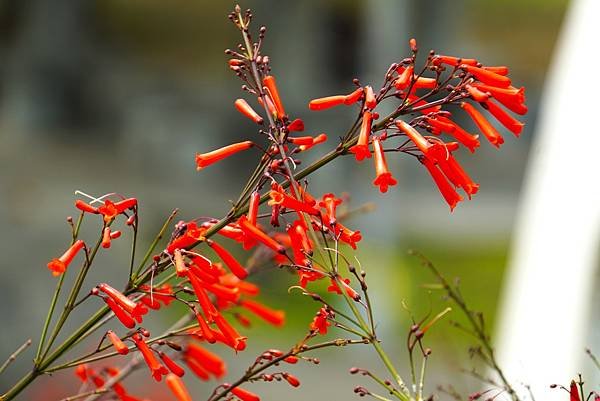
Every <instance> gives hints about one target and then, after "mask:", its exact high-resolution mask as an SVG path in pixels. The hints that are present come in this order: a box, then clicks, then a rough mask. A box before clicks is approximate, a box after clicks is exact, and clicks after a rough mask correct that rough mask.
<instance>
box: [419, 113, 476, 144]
mask: <svg viewBox="0 0 600 401" xmlns="http://www.w3.org/2000/svg"><path fill="white" fill-rule="evenodd" d="M427 122H429V123H430V124H431V125H432V126H433V127H435V128H438V129H440V130H441V131H442V132H445V133H447V134H448V135H450V136H452V137H453V138H454V139H456V140H457V141H458V142H460V143H461V144H463V145H464V146H465V147H466V148H467V149H469V151H471V153H474V152H475V149H476V148H478V147H479V146H480V145H481V143H480V142H479V135H472V134H470V133H468V132H467V131H465V130H464V129H462V127H461V126H460V125H458V124H456V123H455V122H454V121H452V120H450V119H449V118H446V117H442V116H437V117H436V118H435V119H431V118H430V119H427Z"/></svg>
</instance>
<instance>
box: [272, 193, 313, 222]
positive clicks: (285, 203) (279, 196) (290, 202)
mask: <svg viewBox="0 0 600 401" xmlns="http://www.w3.org/2000/svg"><path fill="white" fill-rule="evenodd" d="M269 195H270V196H271V200H269V202H268V205H269V206H273V205H280V206H281V207H285V208H287V209H293V210H295V211H297V212H303V213H308V214H311V215H313V216H317V215H318V214H319V210H318V209H316V208H314V207H313V206H311V205H310V204H308V203H304V202H301V201H299V200H298V199H296V198H294V197H292V196H290V195H288V194H286V193H285V192H282V191H280V190H278V189H272V190H271V192H270V193H269Z"/></svg>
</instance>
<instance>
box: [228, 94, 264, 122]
mask: <svg viewBox="0 0 600 401" xmlns="http://www.w3.org/2000/svg"><path fill="white" fill-rule="evenodd" d="M234 105H235V108H236V109H238V111H239V112H240V113H242V114H243V115H245V116H246V117H248V118H249V119H251V120H252V121H254V122H255V123H257V124H259V125H260V124H262V123H263V122H264V120H263V118H262V117H261V116H260V115H258V113H257V112H256V111H254V109H253V108H252V107H250V105H249V104H248V102H246V101H245V100H244V99H237V100H236V101H235V102H234Z"/></svg>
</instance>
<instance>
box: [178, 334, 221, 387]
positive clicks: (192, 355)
mask: <svg viewBox="0 0 600 401" xmlns="http://www.w3.org/2000/svg"><path fill="white" fill-rule="evenodd" d="M184 360H185V362H186V363H187V364H188V365H189V364H190V363H192V364H194V363H195V364H196V365H199V366H201V367H202V368H203V369H205V370H206V371H208V372H210V373H211V374H213V375H214V376H215V377H216V378H219V377H222V376H223V375H225V373H226V371H227V369H226V365H225V362H224V361H223V360H222V359H221V357H219V356H218V355H216V354H213V353H212V352H210V351H209V350H207V349H206V348H203V347H201V346H200V345H198V344H196V343H193V342H192V343H189V344H188V346H187V347H186V349H185V351H184Z"/></svg>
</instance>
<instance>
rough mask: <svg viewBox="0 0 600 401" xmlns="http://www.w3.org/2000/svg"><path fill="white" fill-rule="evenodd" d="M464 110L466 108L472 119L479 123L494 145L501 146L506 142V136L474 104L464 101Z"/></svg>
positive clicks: (461, 105) (462, 105)
mask: <svg viewBox="0 0 600 401" xmlns="http://www.w3.org/2000/svg"><path fill="white" fill-rule="evenodd" d="M460 107H462V109H463V110H465V111H466V112H467V113H468V114H469V116H470V117H471V119H472V120H473V121H474V122H475V124H477V126H478V127H479V129H480V130H481V132H482V133H483V134H484V135H485V137H486V138H487V139H488V141H490V143H491V144H492V145H494V146H495V147H497V148H499V147H500V145H502V144H503V143H504V138H502V135H500V134H499V133H498V131H496V128H494V127H493V126H492V124H490V122H489V121H488V120H487V119H486V118H485V117H484V116H483V115H482V114H481V113H480V112H479V111H478V110H477V109H475V107H473V105H472V104H470V103H466V102H463V103H461V104H460Z"/></svg>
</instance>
